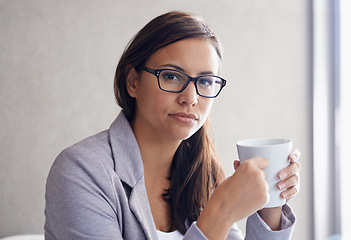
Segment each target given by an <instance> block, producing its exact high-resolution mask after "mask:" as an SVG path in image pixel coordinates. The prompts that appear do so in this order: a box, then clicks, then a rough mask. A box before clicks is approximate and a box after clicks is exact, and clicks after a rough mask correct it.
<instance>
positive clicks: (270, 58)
mask: <svg viewBox="0 0 351 240" xmlns="http://www.w3.org/2000/svg"><path fill="white" fill-rule="evenodd" d="M310 2H311V1H305V0H294V1H280V0H270V1H268V0H250V1H248V0H217V1H211V0H206V1H200V0H194V1H187V0H179V1H168V0H167V1H165V0H149V1H112V0H110V1H107V0H105V1H87V0H75V1H68V0H61V1H52V0H35V1H34V0H33V1H25V0H15V1H14V0H0V33H1V35H0V52H1V54H0V113H1V114H0V136H1V138H0V164H1V167H0V182H1V188H0V197H1V198H0V211H1V214H0V237H1V236H5V235H10V234H20V233H40V232H43V229H42V227H43V223H44V214H43V211H44V186H45V179H46V176H47V174H48V170H49V168H50V166H51V164H52V162H53V160H54V158H55V157H56V156H57V154H58V153H59V152H60V151H61V150H62V149H63V148H65V147H67V146H69V145H71V144H73V143H75V142H77V141H79V140H80V139H82V138H84V137H86V136H89V135H91V134H94V133H96V132H98V131H101V130H104V129H106V128H108V127H109V124H110V123H111V122H112V121H113V119H114V117H115V116H116V114H117V113H118V111H119V108H118V107H117V106H116V104H115V103H114V96H113V87H112V86H113V77H114V71H115V67H116V64H117V61H118V59H119V56H120V54H121V52H122V50H123V49H124V47H125V45H126V44H127V42H128V41H129V39H130V38H131V37H132V36H133V35H134V34H135V33H136V32H137V31H138V30H139V29H140V28H141V27H142V26H143V25H145V24H146V23H147V22H148V21H149V20H151V19H152V18H153V17H155V16H156V15H158V14H161V13H164V12H166V11H169V10H185V11H190V12H194V13H198V14H200V15H202V16H203V17H204V19H205V20H206V22H207V23H208V24H209V25H210V27H211V28H212V30H213V31H214V32H215V33H217V35H218V36H219V37H220V38H221V40H222V43H223V46H224V66H223V72H222V75H223V76H224V77H225V78H226V79H227V80H228V81H229V82H228V86H227V87H226V88H225V89H224V91H223V92H222V94H221V96H220V97H219V98H218V99H217V100H216V102H215V105H214V109H213V111H212V117H211V119H212V123H213V128H214V131H215V137H216V144H217V146H218V149H219V154H220V157H221V159H222V162H223V166H224V169H225V172H226V174H227V175H230V174H232V173H233V167H232V162H233V160H234V159H235V158H236V150H235V142H236V141H237V140H239V139H243V138H249V137H264V136H269V137H287V138H292V139H293V140H294V142H295V147H298V148H299V149H300V150H301V151H302V153H303V157H302V159H301V162H302V165H303V168H302V172H301V175H302V176H301V179H302V186H301V192H300V194H299V195H298V196H297V197H296V198H295V199H293V200H292V201H291V205H292V206H293V208H294V211H295V213H296V215H297V217H298V223H297V226H296V228H295V232H294V235H293V239H296V240H310V239H312V237H313V236H312V229H311V228H312V226H313V224H312V216H311V215H312V195H311V193H312V182H311V179H312V177H311V173H312V159H311V156H312V151H311V142H312V140H311V131H312V128H311V82H312V80H311V72H312V69H311V29H310V26H311V21H310V18H311V16H310V11H311V10H310V4H311V3H310ZM240 226H242V230H243V231H245V229H244V222H241V223H240Z"/></svg>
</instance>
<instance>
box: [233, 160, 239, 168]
mask: <svg viewBox="0 0 351 240" xmlns="http://www.w3.org/2000/svg"><path fill="white" fill-rule="evenodd" d="M239 166H240V161H239V160H234V170H236V169H238V167H239Z"/></svg>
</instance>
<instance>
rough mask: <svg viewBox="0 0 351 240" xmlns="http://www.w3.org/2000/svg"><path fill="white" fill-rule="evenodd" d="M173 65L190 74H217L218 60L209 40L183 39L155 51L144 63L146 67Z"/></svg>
mask: <svg viewBox="0 0 351 240" xmlns="http://www.w3.org/2000/svg"><path fill="white" fill-rule="evenodd" d="M166 64H173V65H177V66H179V67H181V68H183V69H184V70H185V71H186V72H188V73H190V74H196V73H197V72H204V71H205V72H209V71H210V72H213V73H215V74H217V73H218V71H219V67H220V58H219V56H218V54H217V52H216V49H215V47H214V46H213V44H212V43H211V41H210V40H208V39H205V38H189V39H184V40H181V41H178V42H175V43H172V44H170V45H167V46H165V47H163V48H161V49H159V50H157V51H156V52H155V53H154V54H153V55H151V57H150V58H149V59H148V61H147V62H146V66H148V67H154V68H157V67H160V66H162V65H166Z"/></svg>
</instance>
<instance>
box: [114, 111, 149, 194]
mask: <svg viewBox="0 0 351 240" xmlns="http://www.w3.org/2000/svg"><path fill="white" fill-rule="evenodd" d="M109 135H110V141H111V148H112V155H113V159H114V162H115V166H114V168H115V172H116V173H117V175H118V177H119V178H120V179H121V180H122V181H123V182H125V183H127V184H128V185H129V186H130V187H131V188H133V187H134V186H135V185H136V184H137V182H138V181H139V180H140V179H141V178H142V177H143V176H144V165H143V161H142V159H141V154H140V150H139V145H138V142H137V140H136V138H135V135H134V132H133V130H132V128H131V126H130V124H129V122H128V120H127V118H126V116H125V115H124V113H123V111H121V112H120V113H119V115H118V116H117V118H116V120H115V121H114V122H113V123H112V124H111V127H110V129H109Z"/></svg>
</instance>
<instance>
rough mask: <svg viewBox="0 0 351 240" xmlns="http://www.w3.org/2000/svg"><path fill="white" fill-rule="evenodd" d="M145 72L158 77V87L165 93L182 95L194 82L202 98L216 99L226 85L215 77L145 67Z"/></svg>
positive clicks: (224, 81)
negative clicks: (191, 75) (193, 75)
mask: <svg viewBox="0 0 351 240" xmlns="http://www.w3.org/2000/svg"><path fill="white" fill-rule="evenodd" d="M142 70H144V71H146V72H148V73H151V74H153V75H155V76H156V77H157V81H158V86H159V88H160V89H161V90H163V91H165V92H172V93H180V92H182V91H183V90H184V89H185V88H186V87H187V86H188V84H189V83H190V82H191V81H193V82H194V83H195V89H196V92H197V94H199V95H200V96H201V97H206V98H215V97H217V96H218V94H219V93H220V92H221V90H222V88H223V87H224V86H225V85H226V82H227V81H226V80H224V79H223V78H221V77H218V76H214V75H203V76H198V77H194V78H193V77H190V76H189V75H187V74H186V73H184V72H181V71H178V70H174V69H157V70H154V69H151V68H147V67H143V69H142Z"/></svg>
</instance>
